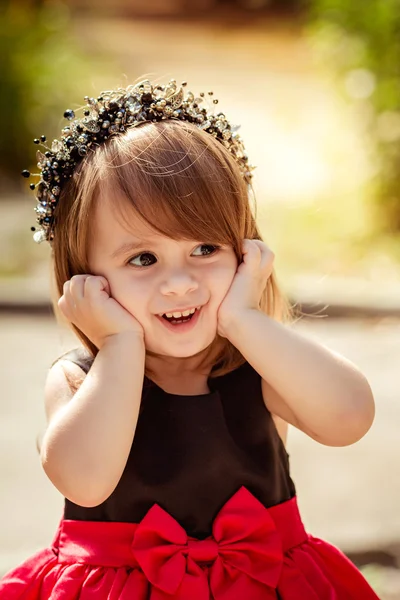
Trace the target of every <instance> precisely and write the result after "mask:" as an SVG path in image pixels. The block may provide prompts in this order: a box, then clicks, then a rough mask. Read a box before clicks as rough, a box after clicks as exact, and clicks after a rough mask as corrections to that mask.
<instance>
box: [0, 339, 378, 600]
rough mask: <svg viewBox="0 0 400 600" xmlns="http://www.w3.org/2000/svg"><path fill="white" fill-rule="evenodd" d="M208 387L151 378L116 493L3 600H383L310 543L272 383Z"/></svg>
mask: <svg viewBox="0 0 400 600" xmlns="http://www.w3.org/2000/svg"><path fill="white" fill-rule="evenodd" d="M64 358H68V359H69V360H72V361H73V362H76V363H77V364H79V365H80V366H81V368H82V369H84V370H85V371H86V372H87V371H88V370H89V368H90V366H91V360H90V359H89V358H88V356H87V355H85V353H84V351H81V350H79V351H74V352H72V353H68V354H67V355H66V356H64ZM208 385H209V389H210V390H211V391H210V393H208V394H203V395H198V396H181V395H175V394H169V393H166V392H164V391H163V390H162V389H161V388H160V387H158V386H157V385H155V384H154V383H153V382H150V381H149V380H148V379H145V385H144V388H143V397H142V410H141V413H140V416H139V420H138V423H137V428H136V433H135V436H134V440H133V443H132V448H131V451H130V454H129V458H128V461H127V464H126V467H125V470H124V473H123V475H122V477H121V479H120V481H119V483H118V485H117V487H116V488H115V490H114V492H113V493H112V494H111V496H110V497H109V498H108V499H107V500H106V501H105V502H103V503H102V504H100V505H99V506H96V507H93V508H84V507H81V506H78V505H76V504H74V503H73V502H71V501H69V500H68V499H66V500H65V511H64V515H63V517H62V519H61V522H60V525H59V527H58V530H57V532H56V535H55V537H54V540H53V542H52V544H51V546H50V547H49V548H46V549H43V550H40V551H39V552H37V553H36V554H35V555H34V556H32V557H31V558H29V559H27V560H26V561H25V562H23V563H22V564H21V565H19V566H18V567H16V568H15V569H13V570H12V571H11V572H10V573H8V574H6V575H5V576H4V578H3V579H2V580H0V599H1V600H94V599H95V600H172V599H174V600H272V599H281V600H377V599H378V596H377V595H376V594H375V593H374V592H373V590H372V589H371V588H370V586H369V585H368V583H367V582H366V580H365V579H364V578H363V576H362V575H361V573H360V572H359V571H358V570H357V569H356V567H355V566H354V565H353V563H351V562H350V561H349V560H348V559H347V558H346V557H345V555H344V554H342V553H341V552H340V551H339V550H338V549H337V548H335V547H334V546H332V545H330V544H328V543H327V542H324V541H322V540H319V539H317V538H315V537H313V536H311V535H309V534H308V533H306V531H305V529H304V526H303V524H302V521H301V517H300V515H299V511H298V507H297V502H296V491H295V487H294V484H293V482H292V480H291V478H290V474H289V462H288V455H287V453H286V451H285V448H284V445H283V443H282V441H281V439H280V437H279V435H278V433H277V430H276V428H275V425H274V422H273V420H272V417H271V414H270V413H269V412H268V410H267V408H266V407H265V404H264V402H263V398H262V392H261V378H260V376H259V375H258V374H257V373H256V371H254V369H253V368H252V367H251V366H250V365H249V364H248V363H245V364H244V365H242V366H241V367H239V368H238V369H236V370H235V371H233V372H231V373H228V374H227V375H224V376H222V377H217V378H210V379H209V382H208Z"/></svg>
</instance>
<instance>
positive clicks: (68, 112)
mask: <svg viewBox="0 0 400 600" xmlns="http://www.w3.org/2000/svg"><path fill="white" fill-rule="evenodd" d="M64 117H65V118H66V119H68V120H69V121H71V120H72V119H73V118H74V117H75V113H74V111H73V110H72V109H71V108H68V110H66V111H65V113H64Z"/></svg>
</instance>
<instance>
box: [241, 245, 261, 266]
mask: <svg viewBox="0 0 400 600" xmlns="http://www.w3.org/2000/svg"><path fill="white" fill-rule="evenodd" d="M254 242H255V240H247V239H245V240H243V243H242V249H243V262H245V263H247V264H251V265H257V266H258V265H259V263H260V260H261V249H260V248H259V247H258V245H257V244H255V243H254Z"/></svg>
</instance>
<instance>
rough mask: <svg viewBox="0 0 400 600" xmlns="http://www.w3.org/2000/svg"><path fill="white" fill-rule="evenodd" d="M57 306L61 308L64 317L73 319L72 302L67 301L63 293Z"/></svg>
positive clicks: (69, 319)
mask: <svg viewBox="0 0 400 600" xmlns="http://www.w3.org/2000/svg"><path fill="white" fill-rule="evenodd" d="M57 306H58V308H59V309H60V311H61V313H62V314H63V315H64V317H65V318H66V319H68V321H71V319H72V311H71V304H70V302H68V301H67V299H66V297H65V296H64V295H62V296H61V298H60V299H59V300H58V302H57Z"/></svg>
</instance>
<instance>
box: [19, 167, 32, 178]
mask: <svg viewBox="0 0 400 600" xmlns="http://www.w3.org/2000/svg"><path fill="white" fill-rule="evenodd" d="M21 175H22V177H26V178H28V177H30V176H31V174H30V173H29V171H27V170H26V169H24V170H23V171H22V173H21Z"/></svg>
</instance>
